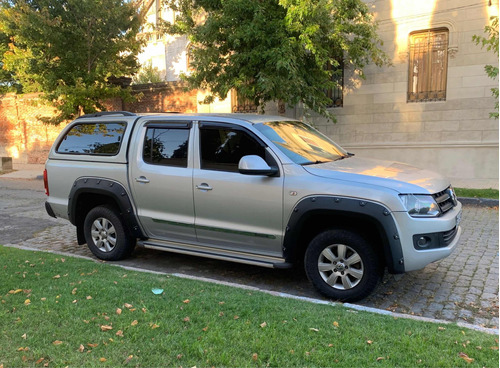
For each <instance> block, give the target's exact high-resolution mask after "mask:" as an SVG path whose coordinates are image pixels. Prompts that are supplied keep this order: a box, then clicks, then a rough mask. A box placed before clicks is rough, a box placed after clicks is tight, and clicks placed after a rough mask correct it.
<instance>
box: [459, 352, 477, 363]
mask: <svg viewBox="0 0 500 368" xmlns="http://www.w3.org/2000/svg"><path fill="white" fill-rule="evenodd" d="M458 356H459V357H460V358H462V359H463V360H465V361H466V362H467V363H472V362H473V361H474V359H473V358H470V357H469V356H468V355H467V354H465V353H459V354H458Z"/></svg>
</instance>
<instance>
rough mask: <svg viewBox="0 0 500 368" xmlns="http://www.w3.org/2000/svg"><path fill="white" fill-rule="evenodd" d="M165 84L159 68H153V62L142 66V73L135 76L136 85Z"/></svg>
mask: <svg viewBox="0 0 500 368" xmlns="http://www.w3.org/2000/svg"><path fill="white" fill-rule="evenodd" d="M159 82H163V79H162V77H161V75H160V71H159V69H158V68H157V67H154V66H153V63H152V62H151V61H149V62H147V63H146V64H145V65H143V66H142V68H141V69H140V71H139V72H138V73H137V74H136V75H135V76H134V78H133V83H134V84H147V83H159Z"/></svg>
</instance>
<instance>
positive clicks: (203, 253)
mask: <svg viewBox="0 0 500 368" xmlns="http://www.w3.org/2000/svg"><path fill="white" fill-rule="evenodd" d="M137 244H139V245H142V246H143V247H144V248H148V249H156V250H162V251H167V252H174V253H181V254H188V255H191V256H198V257H205V258H212V259H218V260H221V261H230V262H238V263H244V264H248V265H254V266H261V267H267V268H291V267H292V266H293V265H292V264H291V263H288V262H285V260H284V259H283V258H279V257H269V256H263V255H258V254H252V253H245V252H236V251H230V250H225V249H219V248H211V247H202V246H197V245H192V244H185V243H177V242H169V241H163V240H154V241H153V240H150V239H148V240H139V241H138V242H137Z"/></svg>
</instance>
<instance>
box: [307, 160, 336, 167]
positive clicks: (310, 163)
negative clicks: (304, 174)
mask: <svg viewBox="0 0 500 368" xmlns="http://www.w3.org/2000/svg"><path fill="white" fill-rule="evenodd" d="M327 162H331V160H328V161H319V160H316V161H310V162H304V163H303V164H301V165H302V166H307V165H317V164H324V163H327Z"/></svg>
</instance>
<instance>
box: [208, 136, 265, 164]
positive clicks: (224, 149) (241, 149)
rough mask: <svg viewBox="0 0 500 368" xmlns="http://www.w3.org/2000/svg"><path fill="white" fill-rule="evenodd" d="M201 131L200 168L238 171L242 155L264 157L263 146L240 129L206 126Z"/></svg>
mask: <svg viewBox="0 0 500 368" xmlns="http://www.w3.org/2000/svg"><path fill="white" fill-rule="evenodd" d="M200 133H201V168H202V169H209V170H223V171H234V172H238V163H239V162H240V159H241V158H242V157H243V156H246V155H257V156H260V157H262V158H263V159H265V154H266V152H265V148H264V147H263V146H262V145H260V144H259V142H257V141H256V140H255V139H254V138H252V137H251V136H250V135H249V134H247V133H246V132H244V131H242V130H235V129H230V128H225V127H217V128H215V127H206V128H201V129H200Z"/></svg>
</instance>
